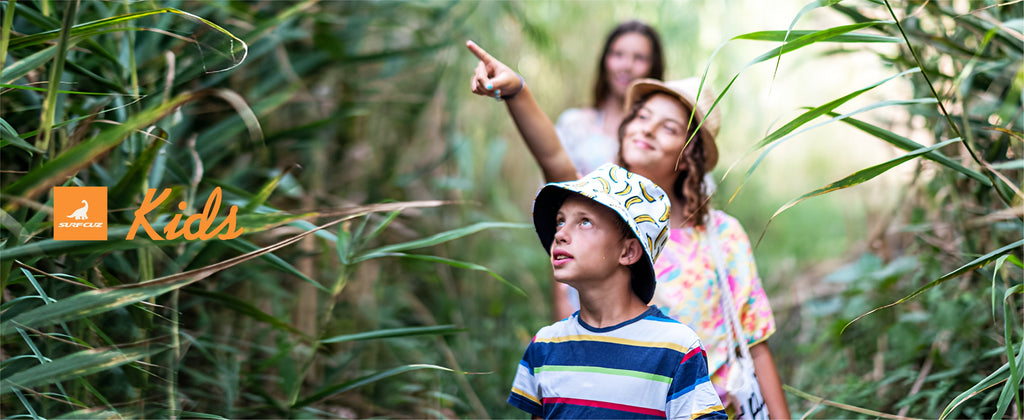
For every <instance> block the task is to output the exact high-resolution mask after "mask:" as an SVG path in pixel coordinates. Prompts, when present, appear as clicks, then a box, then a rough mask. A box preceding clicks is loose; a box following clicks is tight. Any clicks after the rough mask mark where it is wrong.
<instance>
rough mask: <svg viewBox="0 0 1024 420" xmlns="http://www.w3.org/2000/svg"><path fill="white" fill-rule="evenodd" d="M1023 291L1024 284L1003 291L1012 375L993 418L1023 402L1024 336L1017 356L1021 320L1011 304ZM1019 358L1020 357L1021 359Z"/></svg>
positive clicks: (1006, 339)
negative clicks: (1015, 348) (1015, 339)
mask: <svg viewBox="0 0 1024 420" xmlns="http://www.w3.org/2000/svg"><path fill="white" fill-rule="evenodd" d="M1008 256H1009V255H1007V256H1004V257H1008ZM1004 260H1005V258H1000V261H999V262H1003V261H1004ZM995 271H999V269H998V268H996V270H995ZM1022 293H1024V284H1017V285H1016V286H1013V287H1011V288H1009V289H1007V290H1006V292H1005V293H1003V341H1004V342H1005V343H1006V344H1005V347H1006V360H1007V366H1008V369H1009V371H1010V377H1009V378H1008V379H1009V380H1008V381H1007V382H1006V385H1004V386H1003V392H1002V393H1001V394H1000V395H999V403H998V404H997V407H996V412H995V414H993V415H992V418H993V419H1001V418H1003V415H1004V414H1005V413H1006V410H1007V409H1008V408H1009V407H1010V404H1011V403H1016V404H1017V407H1020V403H1021V395H1020V385H1021V382H1022V381H1024V336H1021V342H1020V347H1018V351H1019V352H1020V354H1018V355H1016V356H1015V355H1014V354H1013V330H1014V327H1015V326H1016V325H1020V320H1019V319H1017V317H1016V313H1015V311H1014V309H1015V308H1014V307H1013V305H1010V299H1011V298H1012V297H1013V295H1019V294H1022ZM1018 358H1020V360H1019V361H1018V360H1017V359H1018Z"/></svg>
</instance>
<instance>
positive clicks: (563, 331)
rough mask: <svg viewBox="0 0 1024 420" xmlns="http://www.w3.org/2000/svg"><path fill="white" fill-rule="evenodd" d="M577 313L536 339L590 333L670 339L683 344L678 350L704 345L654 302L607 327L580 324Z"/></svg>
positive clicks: (654, 342)
mask: <svg viewBox="0 0 1024 420" xmlns="http://www.w3.org/2000/svg"><path fill="white" fill-rule="evenodd" d="M578 317H579V312H576V313H574V314H573V315H572V316H569V317H568V318H565V319H563V320H561V321H558V322H555V323H552V324H550V325H548V326H545V327H542V328H541V329H540V330H538V331H537V334H535V335H534V341H535V342H536V341H541V342H553V341H555V342H558V341H562V340H563V339H567V338H568V337H573V340H575V339H586V338H585V337H584V336H589V335H603V336H609V337H612V338H613V339H617V340H623V341H622V342H623V343H626V342H632V343H634V344H637V345H644V344H642V343H649V345H654V346H658V345H659V344H665V343H671V344H674V345H676V346H681V347H682V348H679V349H678V350H680V351H683V352H686V351H689V350H691V349H694V348H697V347H700V346H701V341H700V338H699V337H698V336H697V333H696V332H694V331H693V329H691V328H690V327H689V326H687V325H686V324H683V323H681V322H679V321H676V320H675V319H672V318H670V317H669V316H668V315H665V314H664V313H663V312H662V311H661V310H660V309H658V307H657V306H654V305H652V306H651V307H650V308H648V310H647V311H646V312H644V313H643V314H642V315H640V316H639V317H637V318H636V319H634V320H632V321H630V322H628V323H624V324H623V325H620V326H616V327H611V328H606V329H596V330H595V329H588V328H586V327H584V326H582V325H580V321H579V319H578ZM676 346H671V347H676Z"/></svg>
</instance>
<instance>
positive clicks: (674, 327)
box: [508, 164, 725, 418]
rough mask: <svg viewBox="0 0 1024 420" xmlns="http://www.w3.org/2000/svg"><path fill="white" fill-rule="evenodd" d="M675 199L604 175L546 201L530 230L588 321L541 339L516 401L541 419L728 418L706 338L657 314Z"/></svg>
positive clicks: (552, 193)
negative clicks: (661, 259) (658, 270)
mask: <svg viewBox="0 0 1024 420" xmlns="http://www.w3.org/2000/svg"><path fill="white" fill-rule="evenodd" d="M668 218H669V199H668V197H667V196H666V195H665V192H664V191H662V189H661V188H660V187H658V186H657V185H655V184H654V183H653V182H651V181H650V180H648V179H647V178H644V177H642V176H640V175H637V174H633V173H630V172H628V171H626V170H625V169H623V168H621V167H618V166H615V165H613V164H606V165H603V166H601V167H600V168H598V169H597V170H595V171H594V172H591V173H590V174H588V175H587V176H585V177H583V178H580V179H579V180H576V181H567V182H559V183H550V184H547V185H546V186H544V188H542V189H541V190H540V192H539V193H537V198H536V199H535V200H534V206H533V223H534V227H535V228H536V230H537V235H538V236H539V237H540V240H541V243H542V244H543V245H544V247H545V249H547V250H548V253H549V254H550V255H551V265H552V267H553V270H554V278H555V280H556V281H559V282H562V283H565V284H568V285H570V286H573V287H575V288H576V289H577V290H578V291H579V296H580V310H579V311H577V312H576V313H575V314H573V315H572V316H570V317H568V318H566V319H563V320H561V321H559V322H556V323H554V324H552V325H549V326H547V327H544V328H541V330H540V331H538V332H537V335H536V336H534V338H533V342H532V343H530V345H529V347H527V349H526V354H525V355H524V356H523V360H522V361H521V362H520V363H519V367H518V371H517V373H516V377H515V380H514V382H513V385H512V393H511V394H510V395H509V398H508V402H509V404H512V405H514V406H516V407H517V408H519V409H521V410H523V411H526V412H527V413H530V414H531V415H533V416H535V417H544V418H666V417H668V418H725V412H724V411H723V410H724V409H723V407H722V402H721V400H719V398H718V394H717V393H716V392H715V389H714V387H713V386H712V384H711V382H710V381H709V379H708V365H707V360H706V359H705V355H704V349H703V347H701V343H700V339H698V338H697V335H696V334H695V333H694V332H693V330H691V329H690V328H689V327H687V326H686V325H683V324H681V323H679V322H677V321H674V320H672V319H670V318H668V317H666V316H665V315H663V314H662V312H661V311H660V310H659V309H658V308H657V307H654V306H647V304H648V303H649V302H650V300H651V297H652V296H653V294H654V285H655V280H654V279H655V273H654V260H655V259H656V258H657V257H658V254H659V253H661V249H662V247H663V246H664V244H665V241H666V240H667V235H668V226H667V222H668Z"/></svg>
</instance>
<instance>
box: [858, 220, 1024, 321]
mask: <svg viewBox="0 0 1024 420" xmlns="http://www.w3.org/2000/svg"><path fill="white" fill-rule="evenodd" d="M1021 246H1024V239H1022V240H1019V241H1017V242H1014V243H1012V244H1009V245H1006V246H1004V247H1002V248H999V249H997V250H995V251H992V252H989V253H988V254H985V255H982V256H980V257H978V258H976V259H974V260H973V261H971V262H969V263H967V264H966V265H964V266H962V267H960V268H958V269H956V270H953V271H951V272H950V273H948V274H946V275H944V276H942V277H939V278H937V279H935V280H932V281H931V282H930V283H928V284H926V285H924V286H921V288H919V289H917V290H915V291H914V292H913V293H911V294H909V295H907V296H906V297H904V298H902V299H900V300H897V301H895V302H893V303H890V304H888V305H885V306H882V307H879V308H875V309H872V310H870V311H868V312H867V313H865V314H863V315H861V316H858V317H857V318H855V319H854V320H853V321H850V322H849V323H847V324H846V325H844V326H843V329H842V330H841V331H840V332H839V334H840V335H842V333H843V331H846V329H847V328H849V327H850V325H853V323H854V322H857V321H858V320H859V319H861V318H864V317H866V316H868V315H871V314H873V313H875V312H877V311H880V310H882V309H885V308H889V307H893V306H896V305H898V304H900V303H903V302H906V301H908V300H910V299H913V298H915V297H917V295H920V294H921V293H924V292H925V291H927V290H928V289H931V288H933V287H935V286H938V285H939V284H942V283H943V282H945V281H946V280H949V279H952V278H956V277H958V276H960V275H961V274H964V273H967V272H970V271H974V270H976V269H979V268H981V267H984V266H985V265H986V264H988V263H990V262H992V261H994V260H996V259H998V258H999V257H1001V256H1003V255H1005V254H1008V253H1010V252H1013V250H1014V249H1016V248H1019V247H1021Z"/></svg>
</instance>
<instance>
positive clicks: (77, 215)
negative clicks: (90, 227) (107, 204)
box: [68, 200, 89, 220]
mask: <svg viewBox="0 0 1024 420" xmlns="http://www.w3.org/2000/svg"><path fill="white" fill-rule="evenodd" d="M82 204H83V206H82V207H80V208H79V209H78V210H75V212H74V213H71V215H70V216H68V219H75V220H89V215H88V214H86V212H88V211H89V202H88V201H85V200H82Z"/></svg>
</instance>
